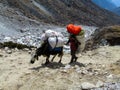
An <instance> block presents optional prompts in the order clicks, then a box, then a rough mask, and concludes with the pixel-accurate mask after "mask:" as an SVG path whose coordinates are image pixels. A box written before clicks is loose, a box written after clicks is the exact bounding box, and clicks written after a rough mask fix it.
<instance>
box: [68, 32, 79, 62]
mask: <svg viewBox="0 0 120 90" xmlns="http://www.w3.org/2000/svg"><path fill="white" fill-rule="evenodd" d="M66 44H70V50H71V61H70V63H73V62H76V61H77V59H78V57H77V56H76V52H77V49H78V46H79V45H80V44H81V43H80V42H79V41H78V40H77V38H76V36H75V35H74V34H70V36H69V40H68V42H67V43H66Z"/></svg>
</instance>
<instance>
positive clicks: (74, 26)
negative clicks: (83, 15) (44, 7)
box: [67, 24, 81, 35]
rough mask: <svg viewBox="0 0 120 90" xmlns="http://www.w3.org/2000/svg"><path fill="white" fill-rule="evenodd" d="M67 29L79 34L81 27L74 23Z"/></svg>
mask: <svg viewBox="0 0 120 90" xmlns="http://www.w3.org/2000/svg"><path fill="white" fill-rule="evenodd" d="M67 31H68V32H69V33H71V34H74V35H78V34H79V33H80V31H81V27H80V26H76V25H73V24H68V25H67Z"/></svg>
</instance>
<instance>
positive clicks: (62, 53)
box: [59, 53, 63, 63]
mask: <svg viewBox="0 0 120 90" xmlns="http://www.w3.org/2000/svg"><path fill="white" fill-rule="evenodd" d="M59 56H60V60H59V63H61V60H62V56H63V53H61V54H59Z"/></svg>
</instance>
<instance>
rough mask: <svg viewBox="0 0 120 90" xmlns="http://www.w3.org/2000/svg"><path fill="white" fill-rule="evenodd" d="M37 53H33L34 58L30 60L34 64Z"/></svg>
mask: <svg viewBox="0 0 120 90" xmlns="http://www.w3.org/2000/svg"><path fill="white" fill-rule="evenodd" d="M35 58H36V54H34V55H32V58H31V60H30V63H31V64H33V63H34V62H35Z"/></svg>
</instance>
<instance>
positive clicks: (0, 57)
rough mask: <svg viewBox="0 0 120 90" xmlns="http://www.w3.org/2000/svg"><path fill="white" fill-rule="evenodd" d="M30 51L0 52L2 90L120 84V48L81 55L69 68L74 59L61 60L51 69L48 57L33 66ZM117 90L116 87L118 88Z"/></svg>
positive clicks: (57, 89) (70, 89) (69, 89)
mask: <svg viewBox="0 0 120 90" xmlns="http://www.w3.org/2000/svg"><path fill="white" fill-rule="evenodd" d="M30 56H31V55H30V54H29V53H28V51H21V50H19V51H12V53H11V54H8V53H6V52H5V51H4V50H0V90H80V89H81V84H82V83H83V82H89V83H92V84H93V85H95V87H96V86H97V83H98V82H101V84H99V87H100V86H102V85H103V84H104V83H106V82H110V83H111V82H112V83H114V82H120V67H119V66H120V46H115V47H108V46H105V47H101V48H99V49H97V50H94V51H88V52H86V53H83V54H82V55H79V59H78V62H76V63H74V64H72V65H68V63H69V61H70V55H69V54H65V55H64V56H63V61H62V64H58V63H56V62H57V61H59V58H58V57H57V58H56V59H55V60H54V62H53V63H51V64H50V65H48V66H44V65H42V63H44V62H45V61H44V59H45V58H44V57H40V58H39V61H36V62H35V64H32V65H31V64H29V61H30ZM114 88H115V87H114ZM116 88H118V87H116Z"/></svg>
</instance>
